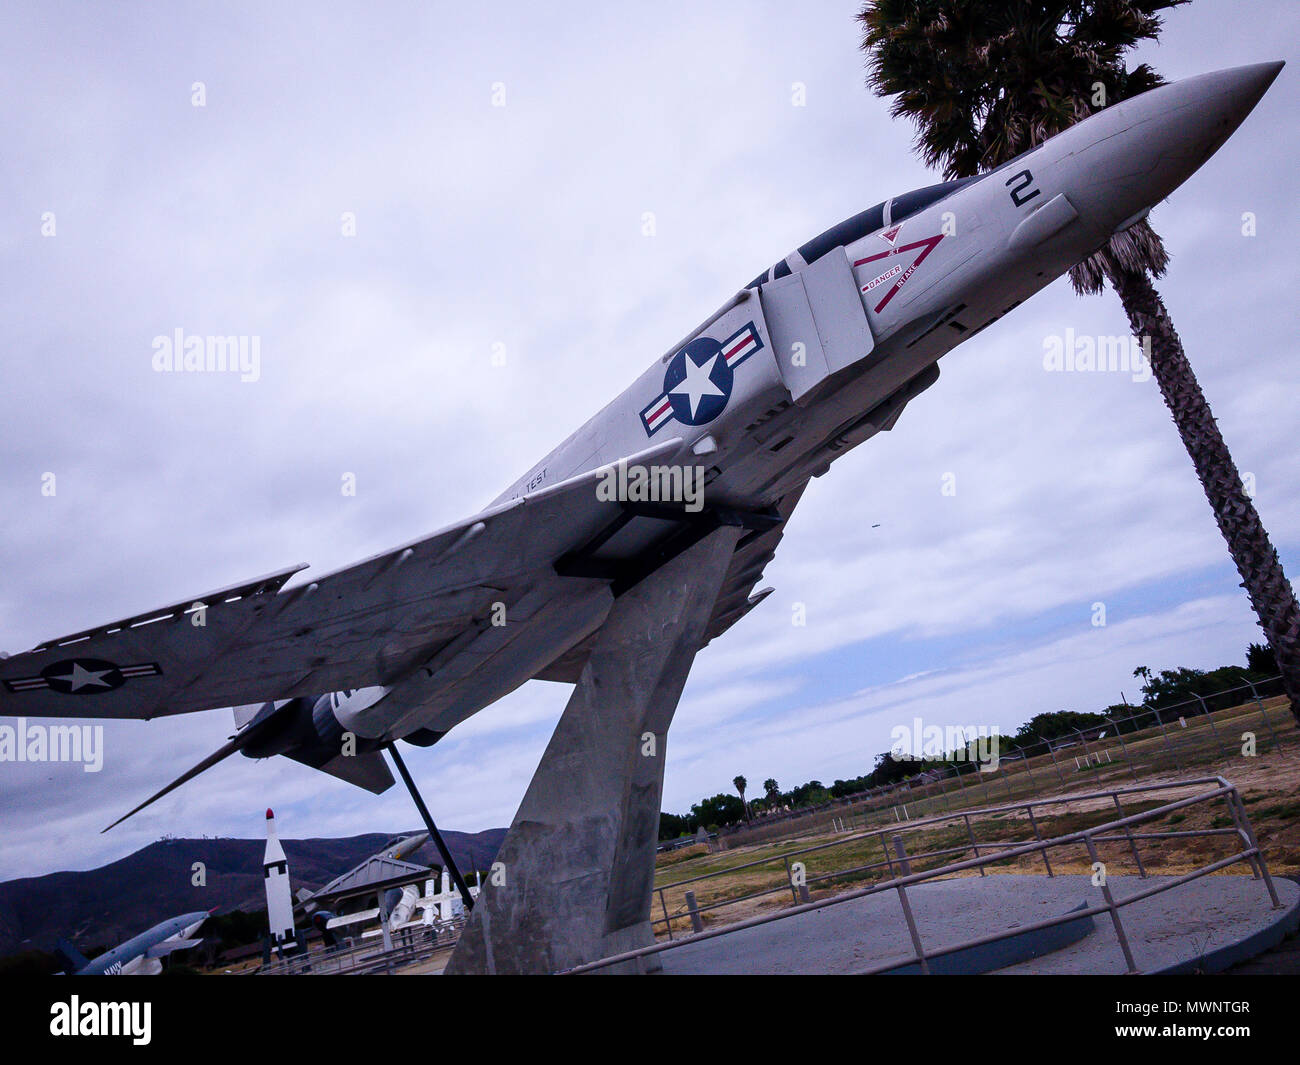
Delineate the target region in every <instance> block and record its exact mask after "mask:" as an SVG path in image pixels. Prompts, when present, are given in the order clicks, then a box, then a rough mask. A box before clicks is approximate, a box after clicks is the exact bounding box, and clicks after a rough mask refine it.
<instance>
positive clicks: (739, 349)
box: [641, 322, 763, 436]
mask: <svg viewBox="0 0 1300 1065" xmlns="http://www.w3.org/2000/svg"><path fill="white" fill-rule="evenodd" d="M762 347H763V342H762V341H761V340H759V338H758V330H757V329H755V328H754V323H753V322H747V323H745V325H744V326H743V327H742V328H740V329H738V330H737V331H736V332H734V333H732V334H731V336H729V337H727V339H726V340H722V341H718V340H714V339H713V338H712V337H696V338H695V339H694V340H692V341H691V342H690V343H689V344H687V345H686V347H684V348H682V350H681V351H679V352H678V353H677V354H676V355H674V356H673V357H672V358H671V359H669V360H668V369H667V370H665V371H664V390H663V392H661V393H660V394H659V395H658V396H657V397H656V398H655V400H654V402H653V403H651V404H650V405H649V406H648V407H646V408H645V410H643V411H642V412H641V424H642V425H643V426H644V427H645V431H646V436H654V435H655V433H657V432H658V431H659V430H660V429H662V428H663V427H664V426H665V425H667V424H668V423H669V422H670V421H672V420H673V419H674V418H675V419H676V420H677V421H679V422H681V423H682V424H683V425H704V424H705V423H706V422H711V421H713V419H714V418H716V417H717V416H718V415H719V414H721V413H722V412H723V411H724V410H725V409H726V406H727V401H728V400H729V399H730V398H731V388H732V385H733V384H734V383H735V370H736V367H737V366H739V365H740V364H741V363H742V362H744V361H745V360H746V359H747V358H749V357H750V356H751V355H753V354H754V352H756V351H759V350H761V349H762Z"/></svg>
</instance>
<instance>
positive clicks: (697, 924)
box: [686, 889, 704, 935]
mask: <svg viewBox="0 0 1300 1065" xmlns="http://www.w3.org/2000/svg"><path fill="white" fill-rule="evenodd" d="M686 909H687V910H689V911H690V915H691V931H692V932H694V933H695V934H696V935H699V933H701V932H703V931H704V919H703V918H702V917H701V916H700V904H699V903H698V902H696V901H695V892H694V891H691V890H689V889H688V890H687V892H686Z"/></svg>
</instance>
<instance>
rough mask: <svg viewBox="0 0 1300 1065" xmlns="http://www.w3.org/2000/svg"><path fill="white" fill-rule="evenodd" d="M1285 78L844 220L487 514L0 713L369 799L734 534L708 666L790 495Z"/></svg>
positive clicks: (1151, 106) (239, 591) (744, 290)
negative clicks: (145, 739)
mask: <svg viewBox="0 0 1300 1065" xmlns="http://www.w3.org/2000/svg"><path fill="white" fill-rule="evenodd" d="M1281 67H1282V64H1281V63H1264V64H1258V65H1253V66H1244V67H1237V68H1234V69H1230V70H1223V71H1219V72H1216V73H1211V74H1205V75H1202V76H1199V77H1193V78H1189V79H1186V80H1183V81H1179V82H1175V83H1172V84H1169V85H1165V86H1162V87H1161V88H1158V89H1155V90H1153V91H1151V92H1148V93H1145V94H1143V95H1141V96H1138V97H1135V98H1133V99H1129V100H1125V101H1122V102H1120V103H1117V104H1115V105H1113V106H1111V107H1109V108H1107V109H1106V110H1104V111H1101V112H1099V113H1098V114H1095V115H1093V116H1092V117H1090V118H1088V119H1086V120H1085V121H1082V122H1080V123H1078V124H1077V125H1075V126H1073V127H1072V128H1070V129H1068V130H1066V131H1065V132H1063V133H1061V134H1059V135H1058V136H1056V137H1053V138H1051V139H1050V140H1047V141H1045V142H1044V143H1042V144H1040V145H1038V146H1037V147H1035V148H1033V149H1032V150H1031V151H1028V152H1026V153H1025V154H1023V155H1021V156H1019V157H1018V158H1016V159H1014V160H1012V161H1011V162H1009V163H1007V164H1005V165H1004V166H1001V167H999V168H998V169H996V170H993V171H991V172H989V173H986V174H982V175H979V176H977V177H972V178H967V179H964V180H960V181H950V182H945V183H943V184H939V185H932V186H930V187H928V188H922V189H917V190H914V191H912V192H907V193H904V194H903V195H899V196H894V197H893V198H891V199H887V200H885V201H884V202H883V203H879V204H877V205H876V206H874V207H871V208H869V209H868V210H866V211H863V212H862V213H861V214H858V215H855V216H854V217H852V218H849V219H847V220H846V221H844V222H841V223H840V224H839V225H837V226H834V227H833V228H831V229H829V230H827V231H826V232H824V233H822V234H821V235H819V236H817V237H814V238H813V239H812V240H810V241H808V242H807V243H806V244H803V245H802V246H800V247H799V248H798V249H797V250H795V251H793V252H791V253H790V254H789V255H787V256H786V257H785V258H784V259H782V260H780V261H779V262H777V263H776V264H775V265H774V266H772V267H771V268H770V269H768V270H766V271H764V272H763V273H761V274H759V275H758V277H756V278H754V280H753V281H751V282H749V284H747V285H745V286H743V287H741V288H740V289H738V290H737V291H736V292H735V294H734V295H732V296H731V297H730V298H728V299H726V301H725V302H724V303H723V305H722V306H721V307H720V308H719V309H718V311H717V313H715V314H714V315H712V316H711V317H710V318H709V319H708V320H707V321H705V322H703V323H702V324H701V325H699V326H698V327H697V328H695V329H693V330H691V331H690V332H689V333H688V334H687V335H686V336H685V338H684V339H683V340H682V341H681V342H679V343H677V344H674V345H673V346H672V347H671V348H669V349H668V350H667V351H666V352H665V353H664V354H663V355H662V357H660V358H657V359H655V361H654V362H653V363H652V364H651V365H650V367H649V368H648V369H646V370H645V371H644V372H643V373H642V374H641V375H640V376H639V377H638V378H637V379H636V380H635V381H634V382H633V383H632V385H631V386H630V387H629V388H628V389H626V391H624V392H623V393H622V394H621V395H619V396H617V397H615V398H614V400H613V401H612V402H610V403H609V404H608V406H606V407H605V408H604V409H603V410H601V411H600V412H599V413H598V414H596V415H595V417H593V418H592V419H591V420H589V421H588V422H586V423H585V424H584V425H583V426H581V427H580V428H579V429H578V430H577V431H576V432H575V433H573V435H571V436H570V437H569V438H568V439H567V440H565V441H564V442H563V443H561V444H560V445H559V446H558V447H557V448H555V449H554V450H553V451H551V452H550V453H549V454H548V455H546V456H545V457H544V458H542V459H541V461H539V462H538V463H537V464H536V465H535V466H534V467H533V468H532V469H530V470H529V471H528V472H527V473H525V474H524V475H523V476H522V477H521V478H519V480H518V481H517V482H516V483H515V484H513V485H511V486H510V487H509V488H507V489H506V490H505V491H504V492H503V493H502V494H501V495H500V496H499V497H498V498H497V500H496V501H495V502H494V503H493V504H492V505H491V506H489V507H488V508H487V509H486V510H484V511H482V512H481V513H478V514H474V515H472V516H471V517H468V518H466V519H465V520H464V521H461V522H458V523H456V524H454V525H451V526H449V527H447V528H444V529H441V530H439V531H437V532H435V533H433V534H431V535H429V536H427V537H424V538H422V539H419V540H416V541H414V542H412V543H407V544H403V545H401V546H399V547H395V548H392V549H391V550H386V551H383V552H381V553H380V554H377V555H375V556H374V557H372V558H368V559H366V560H364V561H362V562H358V563H356V564H355V565H352V566H348V567H346V568H344V569H341V570H338V571H337V572H334V573H330V574H327V575H323V576H319V577H315V578H306V579H299V580H298V582H297V583H296V584H295V585H291V584H290V583H289V582H290V579H291V578H293V577H294V576H295V575H296V574H298V572H299V571H300V570H302V569H304V568H305V567H304V566H291V567H289V568H286V569H283V570H280V571H278V572H276V573H270V574H267V575H266V576H263V577H258V578H256V579H254V580H250V581H246V582H244V583H242V584H238V585H235V586H233V587H229V588H222V589H219V590H218V591H215V592H210V593H207V594H202V595H191V596H186V597H184V598H183V599H179V600H178V601H176V602H175V603H171V604H167V605H164V606H161V607H159V608H157V609H155V610H150V611H146V612H145V613H142V614H136V615H133V616H131V617H126V618H122V619H121V620H118V621H113V622H110V623H108V624H104V625H96V626H94V627H93V628H89V629H86V630H85V631H83V632H77V633H73V634H72V635H69V636H65V637H62V638H60V639H55V640H50V641H48V642H46V643H43V644H42V645H41V646H39V647H36V648H34V649H33V650H31V651H28V652H26V653H23V654H19V655H16V656H14V657H11V658H8V659H7V660H4V661H3V662H0V714H9V715H24V716H28V717H73V718H87V717H93V718H154V717H159V716H162V715H167V714H185V713H191V712H195V711H200V710H210V709H213V708H220V707H230V706H235V707H236V709H235V721H236V725H237V727H238V731H237V732H236V733H235V735H234V736H233V737H232V738H231V739H230V741H229V742H228V743H227V744H226V745H224V746H223V747H222V748H221V749H220V750H219V751H217V752H216V753H214V754H213V755H212V756H211V757H210V758H208V759H205V760H204V762H202V763H200V765H198V766H195V767H194V768H193V769H192V770H190V771H189V772H187V773H186V774H185V775H184V776H182V777H181V778H180V779H179V780H177V781H175V782H173V783H172V784H170V785H168V787H167V788H165V789H164V790H163V791H161V792H159V795H162V794H165V793H166V792H167V791H170V790H171V788H173V787H175V786H177V785H178V784H180V783H181V782H183V781H185V780H188V779H190V778H191V777H192V776H193V775H195V774H196V773H198V772H201V771H202V770H204V769H206V768H207V767H209V766H211V765H213V764H215V763H216V762H217V761H219V760H220V759H222V758H224V757H226V756H228V755H230V754H232V753H233V752H235V751H242V752H243V753H244V754H245V755H248V756H251V757H256V758H263V757H268V756H271V755H276V754H282V755H285V756H286V757H289V758H292V759H295V760H296V761H299V762H302V763H305V764H307V765H309V766H313V767H315V768H317V769H320V770H323V771H324V772H326V773H331V774H334V775H335V776H338V777H341V778H343V779H344V780H347V781H350V782H352V783H354V784H357V785H359V786H361V787H363V788H366V789H369V790H370V791H373V792H380V791H383V790H384V789H386V788H387V787H388V786H389V785H391V784H392V783H393V777H392V775H391V773H390V771H389V769H388V766H387V764H386V763H385V761H384V760H383V755H382V751H383V749H384V748H385V747H387V746H388V745H390V744H392V743H393V742H394V741H396V740H399V739H401V740H405V741H407V742H409V743H414V744H419V745H428V744H432V743H433V742H435V741H436V740H437V739H438V738H439V737H441V736H442V735H444V734H445V733H446V732H447V731H448V730H449V729H452V728H454V727H455V726H456V725H457V724H459V723H460V722H462V721H464V720H465V719H466V718H468V717H469V716H470V715H472V714H475V713H477V712H478V711H480V710H482V709H483V708H484V707H487V706H490V705H491V704H492V703H494V702H495V701H497V700H498V699H500V698H501V697H502V696H504V695H506V694H507V693H508V692H511V691H513V690H514V689H516V688H518V687H519V686H520V685H522V684H524V683H525V682H526V681H528V680H531V679H534V678H540V679H545V680H552V681H566V682H575V681H577V680H578V678H579V676H580V674H581V672H582V670H583V667H584V663H585V662H586V660H587V658H588V655H589V654H590V651H591V648H592V646H593V644H594V643H595V642H596V641H597V640H598V639H599V635H600V631H601V628H602V625H603V624H604V623H605V620H606V617H607V615H609V612H610V610H611V606H612V604H613V603H615V601H616V599H617V598H618V597H619V596H622V595H623V594H625V593H626V592H627V591H628V590H629V589H632V588H634V587H636V586H637V585H639V584H640V583H641V582H643V581H653V580H655V574H656V571H657V570H659V569H660V567H662V566H664V565H666V564H667V563H669V562H670V561H671V560H673V559H674V558H677V557H678V556H680V555H681V554H682V553H683V552H684V551H686V550H688V549H689V548H690V547H691V546H692V545H694V544H696V543H698V542H699V541H701V540H702V539H703V538H705V537H706V536H708V535H709V534H710V533H711V532H713V531H714V530H717V529H719V528H721V527H723V526H738V527H740V528H741V529H743V530H744V532H743V535H742V536H741V537H740V538H739V539H738V540H737V542H736V545H735V549H734V553H733V554H732V555H731V557H730V562H729V566H728V569H727V571H726V573H725V575H724V576H723V577H722V579H721V580H720V582H719V583H718V585H717V593H716V598H715V601H714V603H713V606H712V610H711V614H710V617H709V620H708V623H707V626H706V627H705V630H704V633H703V637H702V640H701V643H700V645H701V646H702V645H703V644H704V643H707V642H709V641H710V640H712V639H714V638H716V637H718V636H719V635H721V634H722V633H724V632H725V631H726V630H727V629H729V628H730V627H731V626H732V625H734V624H735V623H736V622H737V621H739V620H740V619H741V618H742V617H744V616H745V615H746V614H747V613H748V612H749V611H750V610H752V609H754V607H756V606H757V605H758V604H759V603H760V602H761V601H762V599H763V598H764V596H765V594H766V593H767V591H770V589H767V590H764V591H759V592H757V593H755V591H754V589H755V586H756V585H757V583H758V582H759V580H760V578H761V576H762V572H763V568H764V566H765V565H766V564H767V562H768V561H769V560H770V559H771V558H772V556H773V552H774V551H775V550H776V546H777V543H778V542H779V541H780V539H781V536H782V531H783V528H784V525H785V522H786V521H787V520H788V518H789V517H790V514H791V512H792V511H793V509H794V507H795V505H796V504H797V503H798V501H799V497H800V494H801V493H802V492H803V490H804V488H805V486H806V485H807V483H808V481H809V478H812V477H818V476H821V475H822V474H824V473H825V472H826V471H827V470H828V469H829V468H830V466H831V464H832V463H833V462H834V460H835V459H836V458H838V457H839V456H840V455H843V454H844V453H845V452H847V451H848V450H849V449H850V448H853V447H856V446H857V445H858V444H861V443H862V442H863V441H865V440H868V439H869V438H870V437H872V436H874V435H875V434H876V433H879V432H884V431H887V430H889V429H892V428H893V426H894V424H895V423H896V422H897V421H898V418H899V415H900V414H901V413H902V412H903V410H904V408H905V407H906V406H907V404H909V403H910V402H912V400H914V399H915V398H916V397H917V396H918V395H919V394H920V393H921V392H923V391H925V390H926V389H928V388H930V387H931V386H932V385H933V384H934V383H935V381H936V380H937V379H938V377H939V369H938V361H939V359H940V357H941V356H943V355H945V354H947V353H948V352H949V351H951V350H952V349H953V348H954V347H956V346H957V345H958V344H960V343H961V342H962V341H964V340H967V339H969V338H970V337H972V336H974V335H975V334H977V333H979V332H980V331H982V330H984V329H986V328H988V327H989V326H990V325H992V324H993V323H995V322H996V321H997V320H998V319H999V318H1001V317H1002V316H1003V315H1004V314H1007V313H1008V312H1010V311H1011V310H1012V309H1013V308H1015V307H1016V306H1017V305H1018V304H1020V303H1021V302H1023V301H1024V300H1025V299H1026V298H1028V297H1029V296H1031V295H1033V294H1034V293H1035V292H1037V291H1038V290H1039V289H1041V288H1043V287H1044V286H1046V285H1048V284H1049V283H1050V282H1052V281H1053V280H1054V279H1056V278H1058V277H1060V276H1061V275H1062V274H1064V273H1065V272H1066V271H1067V270H1068V269H1069V268H1070V267H1071V266H1073V265H1074V264H1075V263H1077V262H1079V261H1080V260H1081V259H1083V258H1085V257H1086V256H1088V255H1089V254H1090V253H1092V252H1093V251H1095V250H1096V249H1098V248H1099V247H1100V246H1102V245H1103V244H1104V243H1105V242H1106V241H1107V239H1108V238H1109V237H1110V236H1111V235H1112V234H1114V233H1116V232H1118V231H1120V230H1123V229H1125V228H1126V227H1128V226H1130V225H1132V224H1133V223H1134V222H1136V221H1137V220H1139V219H1141V218H1142V217H1143V216H1144V215H1145V214H1146V213H1147V212H1148V211H1149V210H1150V209H1151V208H1152V207H1153V206H1154V205H1156V204H1157V203H1159V202H1160V201H1161V200H1162V199H1164V198H1165V197H1166V196H1168V195H1169V194H1170V193H1171V192H1173V191H1174V190H1175V189H1177V188H1178V187H1179V186H1180V185H1181V184H1182V183H1183V182H1184V181H1186V180H1187V179H1188V177H1190V176H1191V175H1192V173H1193V172H1195V171H1196V170H1197V169H1198V168H1199V167H1200V166H1201V165H1202V164H1203V163H1204V162H1205V161H1206V160H1207V159H1208V158H1209V157H1210V156H1211V155H1212V154H1213V153H1214V152H1215V151H1216V150H1217V149H1218V148H1219V147H1220V146H1221V145H1222V144H1223V143H1224V141H1226V140H1227V139H1228V137H1229V136H1230V135H1231V134H1232V132H1233V131H1234V130H1235V129H1236V128H1237V126H1238V125H1239V124H1240V123H1241V122H1242V121H1243V120H1244V119H1245V117H1246V116H1247V114H1248V113H1249V112H1250V111H1251V109H1252V108H1253V107H1254V106H1255V104H1256V103H1257V102H1258V101H1259V99H1260V98H1261V96H1262V95H1263V94H1264V92H1265V91H1266V89H1267V88H1268V86H1269V85H1270V84H1271V83H1272V81H1273V80H1274V78H1275V77H1276V76H1277V74H1278V72H1279V70H1280V69H1281ZM503 622H504V623H503ZM322 693H325V694H322ZM349 743H350V744H352V747H351V749H350V750H344V749H343V747H344V745H345V744H349ZM157 797H158V796H154V797H153V798H157ZM148 801H153V800H152V799H150V800H148ZM146 805H147V803H146ZM137 809H138V808H137ZM655 809H657V807H655ZM133 812H134V811H133Z"/></svg>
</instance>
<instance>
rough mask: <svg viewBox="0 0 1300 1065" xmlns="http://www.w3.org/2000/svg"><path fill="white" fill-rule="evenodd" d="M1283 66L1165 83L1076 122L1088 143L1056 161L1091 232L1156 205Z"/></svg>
mask: <svg viewBox="0 0 1300 1065" xmlns="http://www.w3.org/2000/svg"><path fill="white" fill-rule="evenodd" d="M1284 65H1285V64H1284V63H1282V62H1280V61H1279V62H1271V63H1252V64H1250V65H1249V66H1242V67H1231V68H1229V69H1227V70H1216V71H1214V72H1212V73H1209V74H1201V75H1199V76H1197V77H1193V78H1186V79H1184V80H1182V81H1175V82H1171V83H1169V84H1168V85H1164V86H1162V87H1161V88H1158V89H1153V90H1152V91H1151V92H1148V93H1143V94H1142V95H1141V96H1135V97H1133V98H1132V99H1129V100H1125V101H1122V102H1121V103H1119V104H1117V105H1116V106H1115V107H1114V108H1110V109H1107V110H1106V111H1102V112H1100V114H1099V116H1098V117H1099V118H1100V122H1097V123H1096V124H1095V125H1092V124H1090V123H1082V124H1080V126H1079V127H1078V128H1079V130H1080V133H1079V136H1080V137H1081V138H1083V137H1085V136H1086V138H1087V142H1086V143H1084V144H1083V145H1081V146H1080V148H1078V149H1077V150H1075V151H1073V152H1071V154H1070V156H1069V158H1068V159H1067V160H1065V162H1064V164H1063V165H1064V170H1065V173H1064V175H1063V176H1064V177H1065V178H1066V183H1067V185H1068V188H1069V199H1070V202H1071V203H1072V204H1073V205H1074V207H1075V208H1076V209H1077V210H1078V212H1079V214H1081V215H1083V216H1084V217H1085V218H1086V219H1088V220H1089V222H1090V223H1091V224H1092V225H1094V226H1096V227H1097V229H1098V235H1101V234H1103V233H1104V234H1108V233H1109V232H1110V231H1111V227H1112V226H1114V225H1116V224H1123V223H1121V219H1124V220H1128V219H1131V218H1132V217H1133V216H1134V215H1135V214H1136V213H1138V212H1139V211H1141V210H1143V209H1146V208H1150V207H1152V206H1154V205H1155V204H1157V203H1159V202H1160V201H1161V200H1162V199H1164V198H1165V197H1166V196H1168V195H1169V194H1170V193H1171V192H1173V191H1174V190H1175V189H1176V188H1178V186H1179V185H1181V184H1182V183H1183V182H1184V181H1186V180H1187V179H1188V178H1189V177H1191V175H1192V174H1193V173H1195V172H1196V171H1197V170H1198V169H1199V168H1200V167H1201V166H1202V165H1203V164H1204V163H1205V161H1206V160H1207V159H1209V158H1210V156H1212V155H1213V154H1214V153H1215V152H1217V151H1218V150H1219V148H1221V147H1222V146H1223V143H1224V141H1226V140H1227V139H1228V138H1229V137H1230V136H1232V134H1233V132H1234V131H1235V130H1236V129H1237V127H1238V126H1240V125H1241V124H1242V122H1244V121H1245V119H1246V116H1247V115H1249V114H1250V112H1251V110H1252V109H1253V108H1254V107H1255V105H1256V104H1257V103H1259V101H1260V98H1261V97H1262V96H1263V95H1264V93H1265V92H1267V91H1268V88H1269V86H1270V85H1272V84H1273V81H1274V80H1275V79H1276V78H1277V76H1278V73H1279V72H1280V71H1281V70H1282V67H1283V66H1284ZM1102 116H1104V117H1102Z"/></svg>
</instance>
